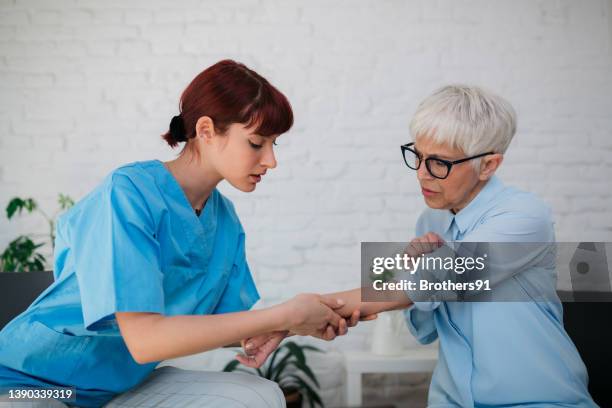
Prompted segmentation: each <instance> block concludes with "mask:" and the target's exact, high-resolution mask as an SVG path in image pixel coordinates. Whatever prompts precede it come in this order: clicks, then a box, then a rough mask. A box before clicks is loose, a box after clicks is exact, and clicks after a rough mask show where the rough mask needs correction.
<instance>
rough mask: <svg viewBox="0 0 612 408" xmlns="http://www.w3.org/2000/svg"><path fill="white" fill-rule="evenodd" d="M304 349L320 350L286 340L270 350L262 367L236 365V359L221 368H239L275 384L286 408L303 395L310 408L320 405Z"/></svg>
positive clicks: (297, 404)
mask: <svg viewBox="0 0 612 408" xmlns="http://www.w3.org/2000/svg"><path fill="white" fill-rule="evenodd" d="M304 350H310V351H316V352H322V350H321V349H318V348H316V347H313V346H307V345H299V344H297V343H295V342H293V341H287V342H285V343H283V344H282V345H281V346H280V347H279V348H277V349H276V350H275V351H274V353H272V355H271V356H270V357H269V359H268V362H267V363H266V364H265V365H264V366H263V367H261V368H257V369H246V368H243V367H239V364H240V362H239V361H238V360H232V361H230V362H229V363H228V364H227V365H226V366H225V368H224V369H223V371H227V372H229V371H242V372H245V373H249V374H255V375H259V376H260V377H263V378H266V379H268V380H271V381H274V382H276V383H278V385H279V386H280V388H281V390H282V391H283V394H284V395H285V400H286V401H287V408H299V407H301V406H302V401H303V399H304V397H306V399H307V400H308V402H309V404H310V407H315V406H317V405H318V406H321V407H322V406H323V402H322V401H321V397H320V396H319V394H318V392H317V391H316V390H315V388H316V389H318V388H319V382H318V381H317V377H316V376H315V375H314V373H313V371H312V369H311V368H310V367H309V366H308V364H307V363H306V355H305V353H304ZM309 381H310V382H311V383H312V384H310V383H309Z"/></svg>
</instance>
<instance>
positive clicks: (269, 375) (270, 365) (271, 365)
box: [266, 345, 284, 380]
mask: <svg viewBox="0 0 612 408" xmlns="http://www.w3.org/2000/svg"><path fill="white" fill-rule="evenodd" d="M283 349H284V345H283V346H280V347H278V348H277V349H276V350H274V353H272V357H270V362H269V363H268V368H267V370H266V378H267V379H268V380H271V379H272V370H273V369H274V367H275V366H274V362H275V361H276V356H278V353H279V352H280V351H281V350H283Z"/></svg>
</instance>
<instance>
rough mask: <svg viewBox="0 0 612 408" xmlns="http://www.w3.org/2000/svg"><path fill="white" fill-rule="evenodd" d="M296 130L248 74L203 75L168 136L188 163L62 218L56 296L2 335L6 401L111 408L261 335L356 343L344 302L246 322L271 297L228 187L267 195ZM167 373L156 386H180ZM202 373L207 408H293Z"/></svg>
mask: <svg viewBox="0 0 612 408" xmlns="http://www.w3.org/2000/svg"><path fill="white" fill-rule="evenodd" d="M292 123H293V114H292V110H291V107H290V105H289V102H288V101H287V99H286V98H285V96H284V95H283V94H281V93H280V92H279V91H278V90H277V89H276V88H274V87H273V86H272V85H271V84H270V83H269V82H268V81H267V80H266V79H264V78H262V77H261V76H260V75H258V74H257V73H256V72H254V71H252V70H250V69H249V68H247V67H245V66H244V65H242V64H239V63H236V62H233V61H229V60H226V61H221V62H219V63H217V64H215V65H213V66H211V67H210V68H208V69H206V70H205V71H203V72H202V73H200V74H199V75H198V76H196V77H195V79H194V80H193V81H192V82H191V84H190V85H189V86H188V87H187V88H186V89H185V91H184V92H183V94H182V96H181V103H180V114H179V115H177V116H175V117H174V118H173V119H172V121H171V124H170V130H169V131H168V132H167V133H166V134H165V135H163V137H164V139H165V140H166V141H167V142H168V144H169V145H170V146H172V147H174V146H176V145H177V144H178V143H180V142H185V148H184V149H183V152H182V154H181V155H180V156H179V157H178V158H177V159H176V160H172V161H169V162H165V163H162V162H160V161H157V160H152V161H145V162H138V163H132V164H128V165H125V166H123V167H120V168H118V169H116V170H115V171H113V172H112V173H111V174H110V175H109V176H108V177H107V178H106V179H105V180H104V181H103V182H102V184H100V185H99V186H98V187H97V188H96V189H95V190H93V191H92V192H91V193H89V194H88V195H87V196H86V197H85V198H83V199H82V200H81V201H80V202H78V203H77V204H76V205H75V206H74V207H73V208H72V209H71V210H70V211H68V212H67V213H66V214H65V215H63V216H62V217H61V218H60V219H59V221H58V223H57V238H56V242H55V264H54V278H55V281H54V283H53V284H52V285H51V286H50V287H49V288H48V289H47V290H45V291H44V292H43V293H42V294H41V295H40V296H39V297H38V299H36V300H35V301H34V303H33V304H32V305H31V306H30V307H29V308H28V309H27V310H26V311H25V312H24V313H22V314H21V315H20V316H18V317H17V318H15V319H14V320H13V321H11V322H10V323H9V324H8V325H7V326H6V327H5V328H4V329H3V330H2V332H0V395H1V394H3V393H8V392H9V390H11V389H16V388H24V387H34V388H41V387H52V386H69V387H75V389H76V401H73V402H68V404H70V405H77V406H82V407H99V406H102V405H104V404H106V403H108V402H109V401H110V400H111V399H112V398H113V397H114V396H116V395H117V394H121V393H124V392H125V391H127V390H129V389H132V388H133V387H136V386H137V385H139V384H141V383H142V382H143V381H144V380H145V379H147V378H148V377H149V376H150V374H151V373H152V372H153V370H154V369H155V366H156V365H157V364H158V362H159V361H161V360H165V359H169V358H173V357H179V356H186V355H189V354H194V353H199V352H203V351H206V350H211V349H214V348H218V347H222V346H225V345H229V344H233V343H236V342H239V341H241V340H242V339H245V338H249V337H253V336H256V335H258V334H262V333H269V332H277V331H282V332H291V333H294V334H300V335H314V336H317V337H320V338H324V339H328V340H329V339H332V338H333V337H335V336H336V334H344V333H346V328H347V322H346V320H344V319H342V317H341V316H340V315H339V314H338V313H336V312H335V311H334V309H337V308H338V307H340V306H341V303H340V302H339V301H337V300H336V299H333V298H327V297H322V296H319V295H312V294H303V295H298V296H296V297H295V298H293V299H291V300H289V301H287V302H285V303H283V304H280V305H276V306H273V307H270V308H267V309H261V310H255V311H247V310H248V309H250V308H251V306H252V305H253V304H254V303H255V302H256V301H257V300H258V299H259V295H258V293H257V290H256V288H255V285H254V283H253V278H252V276H251V273H250V271H249V267H248V265H247V261H246V257H245V233H244V230H243V229H242V226H241V224H240V220H239V218H238V216H237V215H236V212H235V211H234V206H233V205H232V203H231V201H230V200H228V199H227V198H226V197H224V196H223V195H222V194H221V193H220V192H219V191H218V190H217V189H216V186H217V184H218V183H219V182H220V181H221V180H223V179H225V180H227V181H228V182H229V183H230V184H231V185H232V186H234V187H235V188H237V189H239V190H241V191H245V192H250V191H253V190H255V188H256V186H257V183H259V182H260V181H261V180H262V178H263V177H264V176H265V174H266V172H267V171H268V170H271V169H274V168H275V167H276V159H275V156H274V147H273V146H274V145H275V141H276V138H277V137H278V136H279V135H281V134H283V133H285V132H286V131H287V130H289V128H290V127H291V126H292ZM345 315H346V317H348V316H349V315H350V314H347V313H345ZM356 316H357V315H356V314H355V315H353V316H352V318H351V319H350V321H349V323H348V325H353V324H355V323H356V320H355V319H356ZM157 371H158V372H156V380H158V381H162V380H163V377H164V375H170V374H172V373H174V371H168V370H166V371H164V369H163V368H162V369H159V370H157ZM191 374H192V377H190V378H192V380H191V381H194V382H198V387H196V391H197V393H199V394H200V395H199V397H198V398H199V399H197V400H195V401H194V399H193V398H191V399H190V401H191V402H192V403H194V404H196V405H197V406H224V407H230V406H245V405H246V406H257V407H258V406H262V407H268V406H269V407H277V406H284V398H283V396H282V393H281V392H280V390H279V388H278V387H277V386H276V384H274V383H272V382H270V381H267V380H263V379H260V378H257V377H255V376H243V375H239V374H231V373H214V374H213V373H204V372H193V373H191ZM202 379H204V380H202ZM162 383H163V381H162ZM229 383H232V384H229ZM162 385H163V384H162ZM157 396H159V395H157ZM192 397H193V396H192ZM119 398H120V397H119ZM194 398H195V397H194ZM54 403H55V404H59V406H63V404H62V403H60V402H58V401H55V402H54ZM2 404H3V403H2V402H0V406H1V405H2ZM4 404H6V403H4ZM8 404H10V403H8ZM41 404H49V402H45V403H41ZM18 406H21V405H18ZM40 406H44V405H40ZM107 406H113V402H111V403H110V404H108V405H107Z"/></svg>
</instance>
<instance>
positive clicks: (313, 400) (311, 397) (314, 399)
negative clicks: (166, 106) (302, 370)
mask: <svg viewBox="0 0 612 408" xmlns="http://www.w3.org/2000/svg"><path fill="white" fill-rule="evenodd" d="M289 376H290V377H291V378H292V379H293V380H295V382H297V383H298V384H299V387H298V388H299V389H300V390H304V391H306V394H307V397H308V402H309V404H310V406H311V407H313V408H314V407H315V406H316V404H318V405H319V406H321V407H322V406H323V401H321V397H320V396H319V394H318V393H317V392H316V391H315V390H314V389H313V388H312V387H311V386H310V384H308V383H307V382H306V381H304V379H302V378H301V377H299V376H297V375H295V374H289Z"/></svg>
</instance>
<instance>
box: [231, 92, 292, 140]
mask: <svg viewBox="0 0 612 408" xmlns="http://www.w3.org/2000/svg"><path fill="white" fill-rule="evenodd" d="M241 116H242V117H241V120H240V122H241V123H243V124H244V125H246V127H247V128H254V130H253V132H254V133H255V134H257V135H260V136H273V135H280V134H282V133H285V132H287V131H288V130H289V129H291V126H293V110H292V109H291V105H290V104H289V101H288V100H287V98H286V97H285V96H284V95H283V94H282V93H280V92H279V91H278V90H277V89H276V88H274V87H273V86H272V85H270V84H269V83H267V84H264V85H263V86H262V87H261V88H260V89H259V94H258V95H257V97H256V98H255V101H254V102H253V103H251V104H250V105H248V106H247V107H246V109H244V111H243V112H242V113H241Z"/></svg>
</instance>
